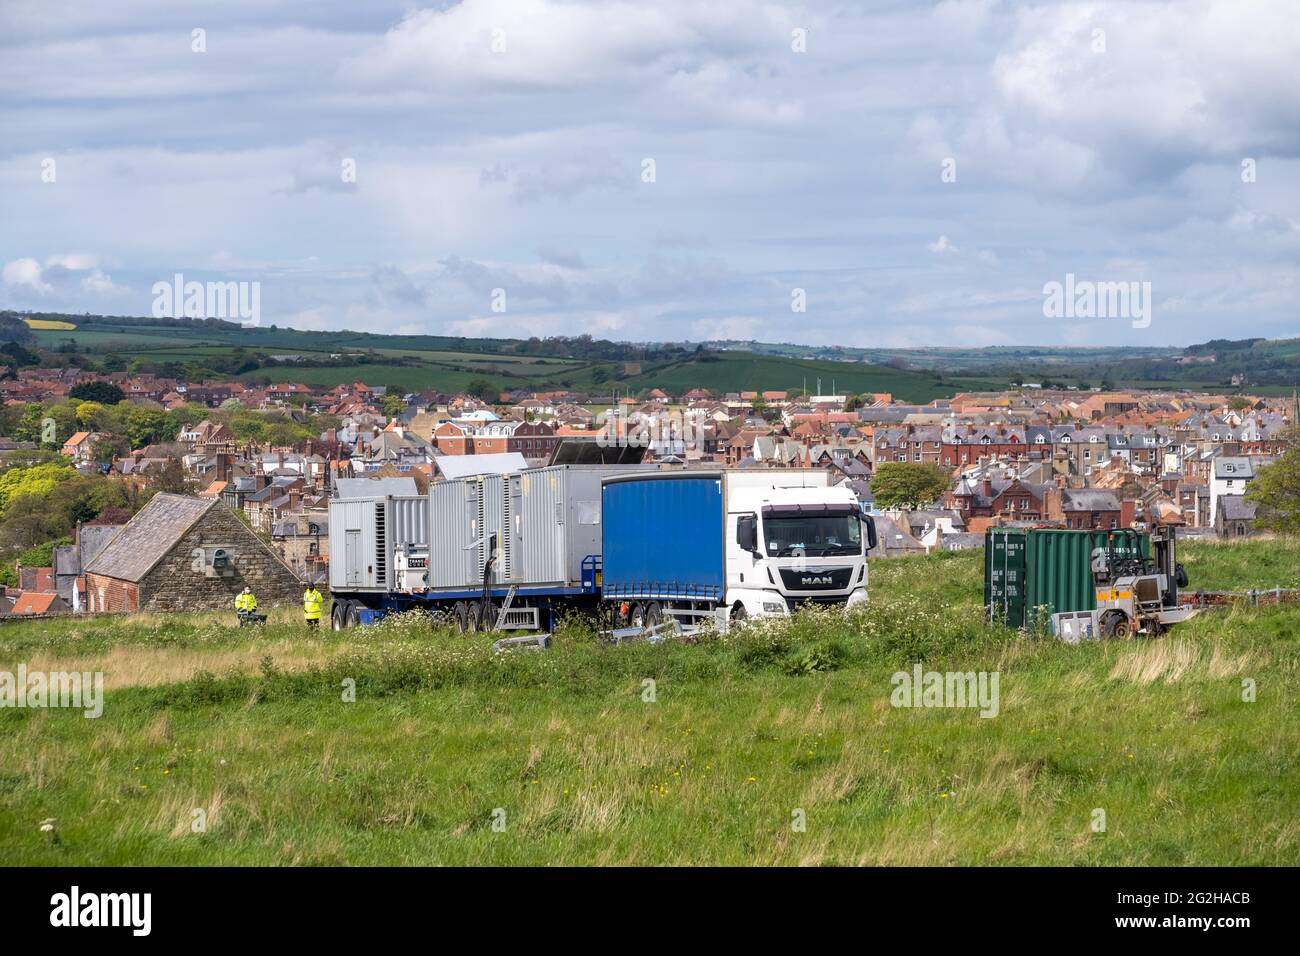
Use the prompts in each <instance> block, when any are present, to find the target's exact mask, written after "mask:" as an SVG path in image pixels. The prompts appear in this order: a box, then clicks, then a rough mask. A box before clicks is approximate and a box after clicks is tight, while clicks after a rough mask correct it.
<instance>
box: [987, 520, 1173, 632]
mask: <svg viewBox="0 0 1300 956" xmlns="http://www.w3.org/2000/svg"><path fill="white" fill-rule="evenodd" d="M1107 547H1109V548H1111V550H1112V551H1113V552H1114V554H1115V556H1116V557H1119V558H1134V557H1139V556H1140V557H1143V558H1146V557H1148V556H1149V555H1150V554H1151V539H1150V536H1149V535H1146V534H1142V533H1140V532H1137V531H1134V530H1132V529H1129V528H1116V529H1112V530H1109V531H1074V530H1067V529H1061V528H989V529H988V531H986V532H985V535H984V606H985V607H986V608H987V609H988V611H989V614H990V615H992V616H994V617H996V618H998V619H1000V620H1002V621H1004V622H1005V623H1006V624H1007V626H1009V627H1033V626H1035V624H1036V623H1037V622H1038V621H1039V620H1040V615H1043V617H1042V619H1043V620H1045V619H1046V616H1047V615H1051V614H1055V613H1057V612H1063V611H1091V610H1093V609H1094V608H1096V606H1097V598H1096V590H1095V588H1094V587H1093V581H1092V552H1093V550H1094V549H1096V548H1107Z"/></svg>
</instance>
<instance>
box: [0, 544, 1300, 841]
mask: <svg viewBox="0 0 1300 956" xmlns="http://www.w3.org/2000/svg"><path fill="white" fill-rule="evenodd" d="M1275 544H1276V543H1275V542H1265V541H1254V542H1249V543H1246V544H1242V545H1235V546H1224V545H1209V546H1205V545H1199V544H1189V545H1187V546H1185V547H1184V549H1183V556H1184V558H1185V559H1186V563H1187V566H1188V569H1189V573H1190V574H1191V575H1192V586H1193V587H1205V588H1207V589H1217V588H1227V587H1231V588H1235V589H1244V588H1246V587H1250V586H1270V585H1272V584H1278V585H1285V584H1287V583H1292V582H1295V581H1296V579H1297V577H1300V567H1298V566H1297V562H1296V561H1295V559H1296V557H1297V551H1296V549H1295V548H1293V547H1291V548H1287V549H1284V550H1278V551H1275V550H1274V548H1275ZM1270 555H1272V556H1273V557H1268V556H1270ZM980 561H981V554H980V553H979V552H964V553H963V552H958V553H953V554H948V555H937V556H930V557H920V558H906V559H896V560H891V561H876V562H874V563H873V564H872V571H871V590H872V602H871V605H870V607H869V608H868V609H867V610H866V611H865V612H862V613H854V614H852V615H842V614H838V613H830V612H824V611H823V612H820V613H816V612H814V613H807V614H801V615H799V616H797V617H796V618H794V619H793V620H792V621H791V622H789V623H788V624H780V625H776V626H772V627H762V628H760V627H754V628H749V629H746V630H744V631H742V632H737V633H733V634H732V635H729V636H725V637H713V638H705V639H702V640H701V641H700V642H699V643H695V644H685V643H676V642H666V643H663V644H660V645H653V646H652V645H648V644H644V643H637V644H628V645H623V646H618V647H614V646H608V645H606V644H604V643H601V642H599V641H598V640H596V638H595V636H594V635H593V634H592V633H591V632H590V631H589V630H588V629H587V628H586V627H585V626H583V625H581V624H580V623H578V622H573V623H572V624H571V625H570V626H568V627H566V628H564V629H563V630H562V631H561V633H559V634H558V635H557V636H556V639H555V644H554V646H553V648H552V650H550V651H548V652H546V653H542V654H516V655H508V656H501V655H493V654H491V653H490V650H489V649H488V647H487V642H486V639H481V638H465V637H458V636H452V635H450V634H446V633H435V632H433V631H431V630H430V629H429V627H428V626H427V624H426V623H424V622H423V621H420V620H413V619H409V618H408V619H404V620H403V619H399V620H394V621H390V622H387V623H385V624H383V625H381V626H379V627H377V628H374V629H370V630H363V631H354V632H345V633H344V634H342V635H336V634H333V633H331V632H324V633H318V634H307V633H305V632H304V631H303V629H302V627H301V624H300V622H299V621H298V615H296V614H295V613H294V612H293V611H291V610H284V611H279V612H275V614H274V616H273V619H272V622H271V623H270V624H269V625H268V626H267V627H266V628H265V630H264V631H262V632H261V633H257V634H255V635H250V633H249V632H248V631H247V630H243V631H241V630H239V629H236V628H233V627H230V626H228V624H229V622H228V621H226V620H217V619H216V618H214V616H213V615H168V616H134V617H129V618H122V619H106V618H100V619H93V620H81V621H49V622H41V621H32V622H9V623H6V624H3V625H0V669H8V670H11V671H12V670H13V669H14V668H15V667H16V665H17V664H18V663H20V662H26V663H28V665H29V666H30V667H34V668H36V667H39V668H42V669H50V670H52V669H59V668H64V669H67V668H74V667H75V668H81V669H102V670H103V671H104V672H105V679H106V681H107V684H108V691H107V697H106V702H105V706H104V713H103V716H102V717H100V718H98V719H93V720H88V719H85V718H84V717H83V716H82V715H81V713H80V712H76V711H69V710H39V711H32V710H11V709H6V710H0V855H2V856H3V857H4V858H5V859H6V860H8V861H10V862H11V863H15V864H42V865H56V864H146V863H159V864H222V863H229V864H241V863H268V864H275V863H284V864H334V863H354V864H364V863H397V864H434V863H443V864H457V863H464V864H485V863H506V864H547V863H558V864H565V863H568V864H606V865H608V864H660V863H696V864H702V863H717V864H742V865H744V864H763V863H777V864H860V863H867V864H872V863H886V864H949V863H955V864H971V863H995V864H1007V865H1012V864H1030V863H1063V864H1085V865H1092V864H1097V865H1108V864H1121V863H1131V864H1197V863H1200V864H1245V863H1256V864H1272V865H1281V864H1285V865H1294V864H1296V863H1298V862H1300V826H1297V824H1296V821H1295V798H1294V795H1295V793H1296V790H1297V786H1300V765H1298V764H1297V761H1296V760H1295V754H1296V753H1297V752H1300V713H1298V712H1297V709H1296V707H1295V700H1296V699H1297V694H1300V668H1298V667H1297V663H1298V662H1300V610H1296V609H1294V608H1286V607H1283V608H1247V607H1237V608H1232V609H1224V610H1220V611H1216V612H1213V613H1211V614H1205V615H1202V616H1201V617H1199V618H1197V619H1195V620H1193V621H1191V622H1189V623H1187V624H1185V625H1182V626H1180V627H1178V628H1177V629H1175V630H1174V631H1173V632H1171V634H1169V635H1168V636H1166V637H1164V638H1161V639H1157V640H1136V641H1115V642H1096V643H1090V644H1085V645H1083V646H1079V647H1069V646H1066V645H1063V644H1059V643H1057V642H1055V641H1053V640H1050V639H1045V638H1041V637H1036V636H1032V635H1023V634H1018V633H1014V632H1009V631H1006V630H1004V629H1002V628H999V627H995V626H991V625H989V624H987V623H986V622H985V620H984V616H983V613H982V609H981V608H980V606H979V601H980V586H981V585H980V578H981V571H980ZM918 661H920V662H923V665H924V667H925V668H926V669H927V670H939V671H945V670H974V671H996V672H998V673H999V674H1000V682H1001V683H1000V705H999V712H998V715H997V716H996V717H990V718H982V717H980V716H979V714H978V713H977V712H976V711H975V710H971V709H925V708H922V709H909V708H899V707H892V706H891V705H890V699H889V698H890V693H891V690H892V689H893V685H892V681H891V677H892V675H893V674H894V673H895V672H896V671H898V670H905V671H910V669H911V667H912V665H913V663H914V662H918ZM1247 678H1248V679H1250V680H1252V681H1254V683H1255V686H1256V688H1257V699H1256V700H1255V701H1254V702H1250V703H1248V702H1245V701H1243V699H1242V681H1243V680H1244V679H1247ZM647 679H649V680H652V681H654V684H653V685H652V686H653V690H654V694H653V698H654V699H653V700H647V699H645V698H646V695H647V688H648V686H651V685H647V684H646V683H645V681H646V680H647ZM348 680H351V681H355V687H356V701H355V703H346V702H344V701H343V700H342V699H341V698H342V695H341V693H340V688H342V687H343V686H344V682H345V681H348ZM196 808H199V809H203V810H205V812H206V813H207V819H208V827H207V830H206V832H202V833H195V832H192V828H191V821H192V819H193V811H194V810H195V809H196ZM1098 809H1101V810H1103V811H1104V813H1105V818H1106V828H1105V830H1104V832H1099V831H1097V830H1095V829H1094V828H1093V825H1092V823H1093V821H1094V820H1095V818H1096V817H1095V812H1096V810H1098ZM800 812H801V813H802V814H803V818H804V819H805V820H806V827H805V828H804V829H802V830H799V829H797V828H795V827H793V826H792V820H794V819H796V815H797V814H798V813H800ZM47 818H54V819H55V820H56V824H55V832H54V836H50V835H47V834H44V833H42V832H40V830H39V825H40V823H41V821H43V820H45V819H47ZM494 819H496V820H501V821H503V822H504V829H503V831H502V832H498V831H497V830H496V829H494V828H493V821H494Z"/></svg>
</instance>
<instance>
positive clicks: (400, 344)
mask: <svg viewBox="0 0 1300 956" xmlns="http://www.w3.org/2000/svg"><path fill="white" fill-rule="evenodd" d="M145 321H146V320H138V319H118V320H115V319H112V318H103V317H94V318H86V317H81V318H78V317H76V316H59V317H57V318H55V317H53V316H46V315H42V316H41V317H40V318H35V319H33V321H32V323H31V325H32V334H33V335H34V337H35V339H36V341H37V343H38V344H39V345H41V346H42V347H45V348H48V349H63V350H73V351H75V352H82V353H85V354H86V355H87V356H88V357H90V358H92V359H102V358H103V357H104V356H107V355H109V354H112V355H116V356H120V357H121V358H123V359H125V360H127V361H128V362H131V363H135V364H136V366H137V367H144V368H153V369H159V370H161V371H163V372H167V371H170V372H174V373H178V374H179V373H182V372H184V373H185V374H189V375H191V376H193V375H195V374H200V369H198V368H197V367H196V366H201V365H202V364H203V363H204V362H205V361H206V362H208V363H209V364H211V365H213V366H214V367H217V366H216V363H215V361H214V360H216V359H219V358H225V359H227V360H231V359H232V358H233V357H234V356H236V355H237V354H238V355H240V356H247V355H249V354H250V353H252V354H254V355H261V356H273V355H280V356H285V355H298V356H303V357H304V358H306V359H308V360H312V359H330V357H331V356H340V355H341V356H345V357H352V358H354V360H350V361H344V362H338V361H333V362H332V363H331V364H329V365H328V366H324V367H302V366H301V365H294V364H286V365H281V366H277V365H275V364H270V363H267V362H262V363H261V367H258V368H255V369H253V370H250V371H246V372H243V373H241V374H240V375H239V377H241V378H243V379H245V380H246V381H271V382H284V381H292V382H302V383H304V384H309V385H336V384H339V383H341V382H351V381H356V380H358V379H360V380H364V381H365V382H367V383H369V384H371V385H389V386H393V387H396V388H401V389H404V390H421V389H435V390H440V391H462V390H465V389H466V388H468V387H469V385H470V383H471V382H474V381H479V380H486V381H488V382H490V383H492V384H493V385H494V386H495V387H497V388H500V389H509V388H527V389H541V388H548V387H549V388H558V387H564V388H575V389H585V390H593V389H598V390H602V391H605V390H608V389H609V388H611V387H617V388H618V389H619V390H620V391H621V392H627V391H629V390H631V391H638V390H640V389H643V388H650V387H653V386H658V387H661V388H663V389H665V390H667V391H672V392H680V391H685V390H686V389H689V388H692V387H695V386H701V387H707V388H711V389H713V390H714V391H718V392H726V391H739V390H741V389H790V388H796V387H797V388H802V387H804V385H805V383H806V384H807V387H808V388H809V389H814V388H815V387H816V384H817V380H818V379H819V378H820V379H821V381H822V388H823V390H824V391H827V392H829V391H830V389H831V387H832V384H834V386H835V387H836V388H838V389H839V390H840V391H845V390H849V391H855V392H865V391H876V392H891V393H893V394H894V395H895V396H897V397H898V398H901V399H904V400H908V401H917V402H928V401H930V400H931V399H934V398H939V397H944V396H949V395H952V394H954V393H956V392H957V391H961V390H963V389H969V388H978V387H1000V385H1001V384H1004V383H1001V382H998V381H996V380H992V379H982V378H978V377H973V378H958V379H945V378H944V377H943V376H942V375H940V374H937V373H935V372H933V371H930V370H917V371H912V370H906V369H896V368H891V367H886V366H881V365H870V364H865V363H853V364H847V363H843V362H835V361H827V360H806V359H797V358H787V357H782V356H771V355H757V354H752V353H745V352H724V353H708V354H701V353H696V352H694V351H686V350H682V349H677V350H675V351H669V350H659V349H653V348H651V349H646V348H644V347H640V346H617V345H616V344H614V343H605V345H606V346H608V348H607V349H606V351H607V352H611V353H612V354H611V355H602V354H586V353H587V352H590V351H593V349H589V348H586V346H584V345H583V344H581V343H577V342H574V343H573V350H574V352H573V354H568V355H537V354H529V353H528V352H526V351H523V349H524V348H525V344H524V343H521V342H519V341H518V340H507V339H459V338H452V337H447V336H414V335H400V336H398V335H376V334H371V333H365V332H349V331H338V332H303V331H298V330H295V329H276V328H269V327H267V328H242V327H238V326H234V325H223V324H218V323H212V324H194V323H189V322H175V321H170V320H148V322H149V323H151V324H144V323H145ZM69 326H71V327H69ZM237 350H242V351H240V352H237ZM620 353H626V354H620ZM374 356H381V357H382V358H384V359H387V360H391V361H392V362H393V364H382V363H379V362H376V361H375V360H374ZM399 361H400V364H397V363H398V362H399ZM629 366H630V367H632V368H636V369H639V371H638V372H637V373H635V374H628V368H629Z"/></svg>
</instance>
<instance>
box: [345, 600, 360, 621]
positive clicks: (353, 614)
mask: <svg viewBox="0 0 1300 956" xmlns="http://www.w3.org/2000/svg"><path fill="white" fill-rule="evenodd" d="M347 626H348V627H360V626H361V611H360V609H359V608H358V607H357V605H356V603H355V602H352V601H349V602H348V616H347Z"/></svg>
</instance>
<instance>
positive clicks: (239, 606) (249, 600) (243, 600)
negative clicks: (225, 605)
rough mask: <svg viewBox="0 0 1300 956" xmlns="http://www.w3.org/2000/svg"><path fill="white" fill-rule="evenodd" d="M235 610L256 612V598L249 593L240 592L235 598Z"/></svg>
mask: <svg viewBox="0 0 1300 956" xmlns="http://www.w3.org/2000/svg"><path fill="white" fill-rule="evenodd" d="M235 610H236V611H256V610H257V596H256V595H254V594H251V593H250V594H245V593H244V592H243V591H240V592H239V594H238V595H237V596H236V597H235Z"/></svg>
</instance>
